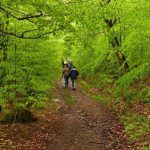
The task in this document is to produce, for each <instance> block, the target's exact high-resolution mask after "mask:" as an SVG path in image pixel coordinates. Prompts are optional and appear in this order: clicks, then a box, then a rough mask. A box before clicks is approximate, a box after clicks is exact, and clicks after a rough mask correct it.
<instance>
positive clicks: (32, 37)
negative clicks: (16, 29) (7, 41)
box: [0, 27, 61, 39]
mask: <svg viewBox="0 0 150 150" xmlns="http://www.w3.org/2000/svg"><path fill="white" fill-rule="evenodd" d="M60 29H61V28H60V27H59V28H57V29H55V30H52V31H49V32H45V33H42V34H41V35H37V36H25V33H27V32H32V31H35V30H38V29H33V30H27V31H24V32H22V33H21V34H20V35H18V34H16V33H13V32H6V31H3V30H1V29H0V33H2V34H5V35H10V36H15V37H17V38H22V39H39V38H41V37H43V36H44V35H48V34H52V33H53V32H55V31H58V30H60Z"/></svg>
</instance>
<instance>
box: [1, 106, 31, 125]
mask: <svg viewBox="0 0 150 150" xmlns="http://www.w3.org/2000/svg"><path fill="white" fill-rule="evenodd" d="M33 120H34V117H33V114H32V113H31V111H30V110H29V109H27V108H26V107H25V106H24V105H22V104H18V105H16V106H15V107H14V108H13V109H11V110H7V111H5V113H4V115H3V117H2V118H1V122H3V123H13V122H22V123H23V122H29V121H33Z"/></svg>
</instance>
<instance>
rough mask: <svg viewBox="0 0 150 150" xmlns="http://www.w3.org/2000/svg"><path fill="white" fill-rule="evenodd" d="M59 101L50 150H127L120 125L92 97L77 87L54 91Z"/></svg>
mask: <svg viewBox="0 0 150 150" xmlns="http://www.w3.org/2000/svg"><path fill="white" fill-rule="evenodd" d="M54 99H55V101H58V102H59V106H60V107H59V110H58V112H59V115H58V116H57V117H56V118H57V119H56V120H55V125H56V126H55V127H57V129H58V130H57V131H58V132H57V134H56V136H55V138H54V139H52V141H51V144H50V145H49V147H48V149H51V150H129V149H130V146H129V143H128V142H127V139H126V135H125V133H124V131H123V126H122V125H121V123H120V122H119V121H118V119H117V117H116V115H115V114H114V113H113V112H110V111H109V109H108V108H106V107H104V106H102V105H100V104H99V103H97V102H95V101H93V100H91V99H89V98H88V96H86V95H85V94H84V93H83V92H82V91H81V90H80V89H77V90H76V91H73V90H72V89H71V87H70V86H69V87H68V88H63V87H62V86H61V85H60V83H59V86H58V87H57V88H56V90H55V92H54Z"/></svg>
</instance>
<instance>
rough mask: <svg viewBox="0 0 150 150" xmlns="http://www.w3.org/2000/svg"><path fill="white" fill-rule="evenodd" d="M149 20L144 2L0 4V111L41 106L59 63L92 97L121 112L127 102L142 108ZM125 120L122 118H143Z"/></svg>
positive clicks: (149, 67)
mask: <svg viewBox="0 0 150 150" xmlns="http://www.w3.org/2000/svg"><path fill="white" fill-rule="evenodd" d="M149 18H150V1H149V0H30V1H27V0H13V1H10V0H1V1H0V106H1V109H2V110H3V111H4V112H5V113H8V110H10V108H13V107H14V106H17V107H21V108H26V107H28V108H34V107H44V103H45V99H46V97H47V91H48V90H49V89H53V88H54V86H55V81H56V80H57V79H59V78H61V60H62V59H64V58H69V59H71V60H72V61H73V63H74V64H75V66H76V67H77V69H78V70H79V72H80V77H81V78H82V81H81V83H80V84H81V87H82V88H84V89H86V90H87V89H88V88H89V87H90V88H91V87H95V88H97V89H99V90H102V91H103V93H104V95H105V96H104V95H103V96H100V95H91V96H92V97H93V99H96V100H99V101H103V102H107V103H108V104H110V105H112V106H113V107H114V109H116V110H119V111H122V112H120V113H121V114H122V113H125V110H127V109H129V108H130V107H129V106H132V105H133V104H134V103H137V102H142V103H144V104H146V105H147V104H149V100H150V87H149V79H150V78H149V73H150V26H149V24H150V19H149ZM86 81H87V82H88V83H87V82H86ZM122 107H123V108H124V109H123V110H122V109H121V108H122ZM132 116H133V115H132V114H129V113H128V115H126V116H125V117H123V118H122V120H124V121H125V123H127V122H130V118H132V119H133V120H135V122H140V123H142V120H143V118H144V120H145V116H139V115H138V116H135V115H134V116H133V117H132ZM146 117H147V116H146ZM141 118H142V119H141ZM140 119H141V120H140ZM145 122H147V119H146V121H145ZM137 126H138V125H136V128H138V129H141V128H143V127H144V128H145V124H144V125H141V124H140V126H141V127H139V126H138V127H137ZM132 128H133V126H132V127H131V126H127V130H128V131H130V132H132V131H131V130H130V129H132ZM148 128H149V127H148V126H147V124H146V129H145V131H143V132H144V133H143V132H142V134H145V133H146V132H147V129H148ZM139 136H140V134H139V133H138V134H136V135H135V136H134V137H135V138H136V137H139Z"/></svg>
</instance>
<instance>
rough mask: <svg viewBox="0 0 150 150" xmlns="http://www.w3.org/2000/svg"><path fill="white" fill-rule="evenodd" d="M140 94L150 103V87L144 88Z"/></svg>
mask: <svg viewBox="0 0 150 150" xmlns="http://www.w3.org/2000/svg"><path fill="white" fill-rule="evenodd" d="M140 96H141V98H142V99H143V101H144V102H146V103H150V87H147V88H144V89H142V90H141V92H140Z"/></svg>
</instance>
